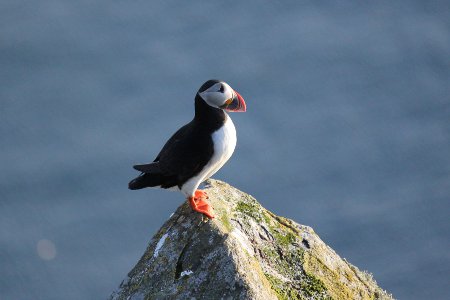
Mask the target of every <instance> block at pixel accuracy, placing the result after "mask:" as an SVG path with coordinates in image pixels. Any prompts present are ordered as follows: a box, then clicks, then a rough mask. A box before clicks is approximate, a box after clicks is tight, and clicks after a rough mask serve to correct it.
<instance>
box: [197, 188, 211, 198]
mask: <svg viewBox="0 0 450 300" xmlns="http://www.w3.org/2000/svg"><path fill="white" fill-rule="evenodd" d="M194 197H195V198H202V199H208V198H209V197H208V194H207V193H206V192H205V191H202V190H195V193H194Z"/></svg>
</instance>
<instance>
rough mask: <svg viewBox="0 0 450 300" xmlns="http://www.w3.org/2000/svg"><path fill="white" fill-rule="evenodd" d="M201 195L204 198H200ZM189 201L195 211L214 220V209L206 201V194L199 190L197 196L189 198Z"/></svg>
mask: <svg viewBox="0 0 450 300" xmlns="http://www.w3.org/2000/svg"><path fill="white" fill-rule="evenodd" d="M198 192H200V193H198ZM200 194H201V196H202V197H198V196H200ZM197 195H198V196H197ZM188 200H189V204H190V205H191V207H192V209H193V210H195V211H197V212H199V213H202V214H204V215H205V216H207V217H208V218H210V219H212V218H214V214H213V211H212V207H211V205H209V204H208V202H206V201H205V200H206V194H205V193H204V192H203V191H200V190H197V191H196V192H195V196H194V197H189V198H188Z"/></svg>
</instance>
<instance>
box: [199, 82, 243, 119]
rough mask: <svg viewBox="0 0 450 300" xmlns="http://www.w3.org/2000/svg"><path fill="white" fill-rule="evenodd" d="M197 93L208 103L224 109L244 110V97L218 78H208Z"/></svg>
mask: <svg viewBox="0 0 450 300" xmlns="http://www.w3.org/2000/svg"><path fill="white" fill-rule="evenodd" d="M197 94H198V95H199V96H200V97H201V98H202V99H203V100H204V101H205V102H206V103H207V104H208V105H209V106H212V107H215V108H220V109H223V110H226V111H233V112H235V111H242V112H244V111H245V110H246V106H245V101H244V98H242V96H241V95H239V93H238V92H236V91H235V90H233V89H232V88H231V87H230V86H229V85H228V84H227V83H226V82H224V81H220V80H215V79H212V80H208V81H207V82H205V83H204V84H203V85H202V86H201V87H200V89H199V90H198V92H197Z"/></svg>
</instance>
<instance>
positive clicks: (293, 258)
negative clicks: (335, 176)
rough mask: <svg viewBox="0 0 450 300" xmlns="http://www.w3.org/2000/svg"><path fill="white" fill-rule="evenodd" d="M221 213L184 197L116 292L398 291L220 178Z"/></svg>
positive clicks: (215, 200) (322, 294) (216, 190)
mask: <svg viewBox="0 0 450 300" xmlns="http://www.w3.org/2000/svg"><path fill="white" fill-rule="evenodd" d="M205 191H206V192H207V193H208V195H209V201H210V203H211V204H212V206H213V207H214V212H215V214H216V218H215V219H213V220H208V219H206V218H204V217H202V215H200V214H198V213H194V212H193V211H192V210H191V209H190V207H189V206H188V204H187V203H184V204H183V205H181V206H180V207H179V208H178V209H177V211H176V212H175V213H174V214H173V215H172V216H171V217H170V219H169V220H168V221H167V222H166V223H165V224H164V225H163V226H162V227H161V229H160V230H159V231H158V233H157V234H156V235H155V236H154V237H153V239H152V240H151V242H150V244H149V246H148V247H147V250H146V251H145V253H144V255H143V256H142V258H141V259H140V260H139V262H138V263H137V265H136V266H135V267H134V268H133V270H131V272H130V273H129V274H128V276H127V278H126V279H125V280H124V281H123V282H122V283H121V284H120V287H119V289H118V290H117V291H115V292H114V293H113V294H112V295H111V298H110V299H114V300H116V299H124V300H125V299H130V300H131V299H133V300H137V299H264V300H268V299H392V297H391V296H390V295H388V294H387V293H386V292H385V291H383V290H382V289H381V288H380V287H378V286H377V284H376V282H375V281H374V280H373V279H372V277H371V275H369V274H368V273H365V272H362V271H360V270H358V268H356V267H355V266H353V265H351V264H350V263H348V262H347V261H346V260H344V259H342V258H340V257H339V256H338V255H337V254H336V253H335V252H334V251H333V250H332V249H331V248H330V247H328V246H327V245H326V244H325V243H324V242H323V241H322V240H321V239H320V238H319V237H318V236H317V235H316V234H315V233H314V231H313V230H312V229H311V228H310V227H308V226H304V225H300V224H297V223H295V222H293V221H292V220H289V219H286V218H282V217H278V216H276V215H274V214H273V213H271V212H270V211H268V210H266V209H264V208H263V207H262V206H261V205H260V204H259V203H258V202H257V201H256V200H255V199H254V198H253V197H252V196H250V195H248V194H245V193H243V192H241V191H239V190H237V189H235V188H233V187H231V186H230V185H228V184H226V183H224V182H220V181H217V180H209V181H208V182H207V184H206V188H205Z"/></svg>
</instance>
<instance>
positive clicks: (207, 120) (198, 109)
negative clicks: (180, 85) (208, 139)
mask: <svg viewBox="0 0 450 300" xmlns="http://www.w3.org/2000/svg"><path fill="white" fill-rule="evenodd" d="M226 119H227V114H226V113H225V112H224V111H223V110H221V109H220V108H215V107H212V106H209V105H208V104H206V102H205V101H204V100H203V99H202V98H201V97H200V96H199V95H198V94H197V95H196V96H195V117H194V120H195V121H196V122H199V123H202V124H204V126H209V127H212V128H215V129H219V128H220V127H221V126H222V125H223V124H224V123H225V121H226Z"/></svg>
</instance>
